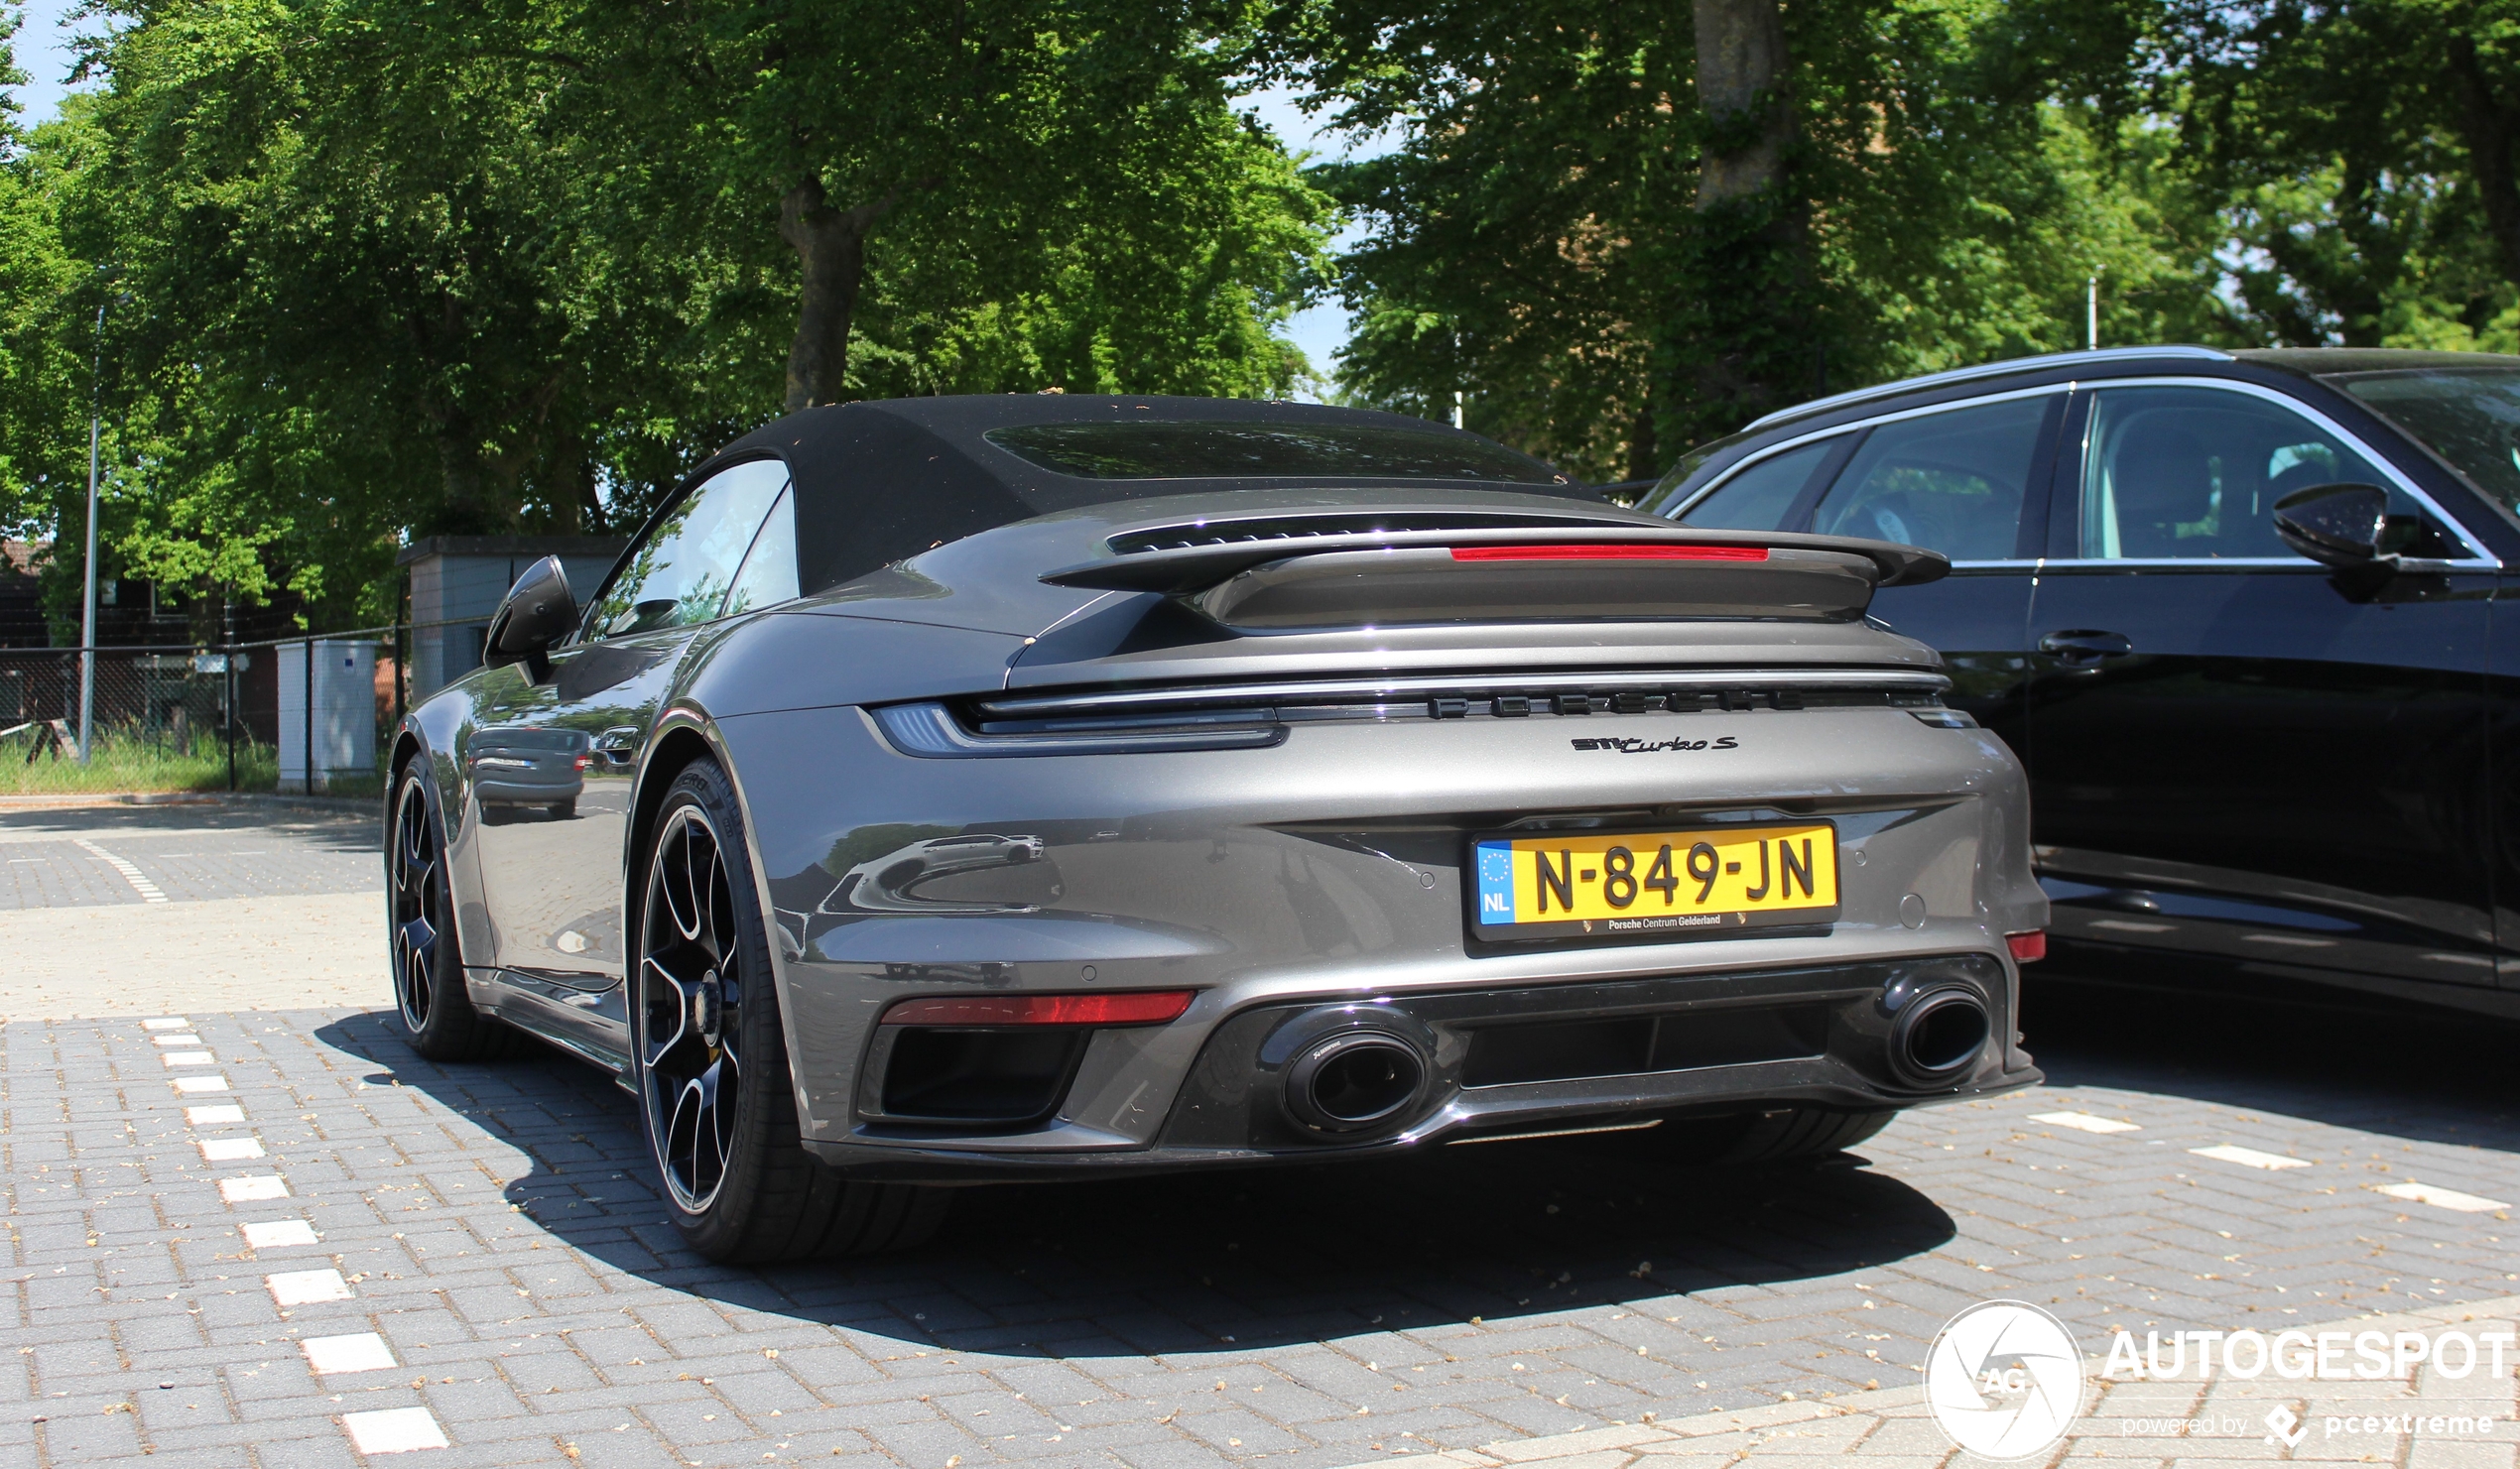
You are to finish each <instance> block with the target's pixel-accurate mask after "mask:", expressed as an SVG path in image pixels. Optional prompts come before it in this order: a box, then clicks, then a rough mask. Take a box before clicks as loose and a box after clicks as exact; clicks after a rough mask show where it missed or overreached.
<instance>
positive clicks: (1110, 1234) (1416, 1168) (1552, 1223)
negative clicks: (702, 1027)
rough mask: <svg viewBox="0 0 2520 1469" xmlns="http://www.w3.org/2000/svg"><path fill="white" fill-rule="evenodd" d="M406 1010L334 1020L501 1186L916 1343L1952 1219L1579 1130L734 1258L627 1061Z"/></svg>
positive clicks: (1304, 1321)
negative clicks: (720, 1258)
mask: <svg viewBox="0 0 2520 1469" xmlns="http://www.w3.org/2000/svg"><path fill="white" fill-rule="evenodd" d="M391 1019H392V1018H391V1017H390V1016H389V1015H387V1014H383V1013H379V1014H374V1015H367V1016H357V1017H352V1018H349V1019H345V1020H342V1021H338V1022H335V1023H333V1024H331V1025H328V1026H325V1027H323V1028H322V1029H321V1030H320V1031H319V1032H318V1035H319V1036H320V1037H321V1039H322V1040H323V1041H326V1042H327V1043H329V1044H331V1045H333V1046H335V1047H337V1048H339V1049H341V1050H343V1051H346V1052H348V1053H350V1054H353V1055H358V1056H361V1057H364V1058H366V1059H369V1060H371V1061H374V1062H376V1063H377V1064H378V1065H379V1066H380V1067H381V1068H383V1069H384V1070H386V1071H390V1072H391V1073H392V1077H393V1079H396V1080H399V1081H400V1082H401V1083H402V1084H404V1085H407V1086H417V1087H420V1088H421V1089H423V1090H424V1091H426V1092H427V1093H428V1094H429V1095H430V1096H431V1097H432V1098H433V1099H435V1100H437V1101H438V1102H440V1103H441V1104H443V1105H444V1106H446V1107H448V1108H450V1109H452V1110H453V1111H455V1112H458V1113H460V1114H462V1115H463V1116H465V1117H467V1118H469V1119H471V1120H472V1121H473V1122H474V1123H475V1124H476V1125H478V1126H480V1127H481V1128H482V1129H484V1130H485V1131H487V1132H489V1133H490V1134H492V1135H493V1136H495V1137H498V1138H500V1139H501V1140H502V1141H504V1142H507V1143H508V1144H510V1145H512V1146H514V1147H516V1148H518V1149H520V1150H521V1151H523V1152H524V1153H525V1154H526V1156H527V1157H528V1158H530V1159H532V1160H533V1167H532V1171H531V1172H529V1173H528V1174H527V1175H526V1176H525V1177H523V1178H520V1179H518V1180H517V1181H515V1182H514V1183H512V1184H510V1185H509V1186H508V1188H507V1190H506V1202H508V1203H511V1204H515V1205H518V1206H520V1207H521V1208H522V1209H523V1210H524V1211H525V1212H526V1214H527V1215H528V1216H530V1217H531V1218H533V1219H534V1220H535V1221H536V1222H537V1223H539V1224H540V1225H542V1226H543V1227H544V1228H546V1229H549V1230H550V1231H551V1232H552V1234H553V1235H554V1236H555V1237H556V1238H557V1239H559V1240H561V1241H562V1242H564V1243H566V1244H567V1245H569V1246H571V1247H573V1248H576V1249H578V1250H582V1251H584V1252H585V1253H587V1254H588V1255H591V1256H593V1257H595V1258H596V1259H599V1260H602V1261H604V1262H605V1263H607V1264H610V1265H613V1266H615V1267H618V1268H619V1269H622V1270H624V1271H628V1272H631V1273H633V1274H636V1275H639V1276H641V1277H644V1278H646V1279H649V1280H651V1281H654V1282H656V1283H658V1284H659V1285H667V1286H671V1287H674V1288H677V1289H683V1290H689V1291H692V1292H693V1293H695V1294H698V1295H701V1296H704V1297H708V1298H711V1299H718V1300H725V1301H728V1302H730V1303H735V1304H740V1305H743V1306H746V1307H749V1308H752V1309H758V1310H768V1311H776V1312H780V1313H784V1314H787V1315H790V1316H794V1317H797V1318H799V1319H803V1320H811V1321H815V1322H819V1323H822V1324H826V1325H839V1326H847V1327H851V1328H855V1329H859V1330H865V1331H870V1332H874V1333H877V1334H880V1335H885V1336H891V1337H894V1338H895V1339H898V1340H901V1341H903V1342H906V1343H909V1344H911V1345H913V1346H917V1347H921V1348H930V1347H942V1348H944V1349H945V1350H948V1351H951V1350H965V1351H989V1352H996V1353H1007V1354H1016V1355H1024V1354H1028V1353H1030V1354H1037V1355H1045V1356H1049V1355H1056V1356H1061V1357H1080V1356H1083V1357H1094V1356H1143V1355H1147V1354H1150V1353H1181V1352H1200V1351H1217V1350H1228V1351H1230V1350H1240V1349H1246V1348H1250V1347H1255V1346H1274V1345H1280V1344H1287V1343H1294V1342H1306V1341H1318V1340H1322V1339H1323V1338H1327V1337H1342V1336H1352V1335H1356V1334H1358V1333H1362V1332H1369V1331H1372V1330H1375V1329H1377V1328H1378V1327H1379V1328H1385V1329H1397V1328H1401V1327H1424V1326H1429V1325H1440V1324H1444V1323H1447V1322H1453V1321H1466V1320H1468V1319H1469V1318H1471V1317H1473V1316H1479V1317H1484V1318H1485V1319H1487V1320H1488V1321H1490V1322H1500V1321H1511V1320H1512V1319H1514V1318H1515V1317H1517V1316H1521V1315H1538V1314H1541V1313H1544V1312H1555V1311H1563V1310H1565V1309H1566V1308H1568V1307H1569V1306H1571V1305H1594V1304H1601V1303H1605V1302H1606V1303H1611V1304H1618V1303H1623V1302H1626V1301H1630V1300H1638V1299H1648V1298H1652V1299H1661V1298H1663V1297H1668V1296H1669V1295H1671V1294H1672V1293H1674V1292H1676V1291H1692V1290H1701V1289H1705V1288H1709V1287H1712V1286H1717V1285H1744V1284H1748V1285H1769V1284H1776V1283H1782V1282H1790V1281H1797V1280H1804V1279H1809V1278H1814V1277H1821V1276H1829V1275H1835V1274H1839V1273H1842V1272H1845V1271H1849V1270H1854V1269H1857V1268H1859V1267H1862V1266H1866V1265H1877V1264H1881V1263H1883V1262H1886V1261H1891V1260H1897V1259H1901V1258H1904V1257H1908V1256H1912V1255H1916V1254H1920V1253H1923V1252H1927V1251H1930V1250H1933V1249H1934V1248H1936V1247H1937V1246H1939V1245H1941V1244H1943V1243H1944V1242H1946V1241H1948V1240H1950V1239H1951V1238H1952V1237H1953V1223H1952V1220H1951V1218H1950V1216H1948V1215H1947V1214H1945V1213H1944V1212H1943V1210H1942V1209H1941V1208H1940V1207H1938V1206H1937V1205H1936V1204H1935V1203H1934V1202H1933V1201H1932V1200H1931V1199H1929V1198H1927V1197H1926V1196H1925V1195H1924V1194H1922V1193H1919V1192H1918V1191H1916V1190H1915V1189H1913V1188H1911V1187H1909V1186H1908V1185H1906V1184H1905V1183H1901V1182H1899V1181H1897V1180H1896V1179H1893V1178H1889V1177H1886V1176H1883V1175H1881V1174H1878V1173H1874V1172H1870V1171H1867V1170H1865V1169H1863V1168H1861V1167H1858V1166H1856V1165H1855V1164H1854V1160H1852V1159H1849V1158H1848V1157H1847V1156H1845V1155H1840V1156H1839V1157H1838V1158H1836V1159H1834V1160H1831V1161H1828V1162H1826V1163H1821V1164H1818V1165H1813V1164H1808V1163H1806V1164H1799V1165H1780V1166H1776V1167H1770V1168H1761V1169H1733V1170H1720V1171H1719V1170H1704V1169H1685V1168H1677V1167H1671V1166H1668V1165H1656V1164H1653V1163H1650V1162H1647V1161H1645V1160H1644V1159H1642V1158H1640V1156H1639V1155H1637V1154H1636V1153H1635V1152H1634V1151H1633V1150H1614V1149H1602V1148H1594V1149H1590V1150H1586V1149H1580V1148H1576V1147H1571V1146H1568V1145H1567V1144H1566V1143H1565V1142H1563V1141H1560V1142H1557V1143H1555V1144H1554V1145H1553V1143H1552V1142H1535V1143H1528V1144H1501V1143H1500V1144H1486V1145H1481V1146H1477V1147H1470V1148H1449V1149H1443V1150H1439V1151H1437V1152H1435V1153H1433V1154H1430V1155H1427V1156H1424V1157H1421V1158H1416V1159H1409V1160H1400V1161H1393V1162H1384V1163H1354V1164H1346V1165H1338V1166H1314V1167H1285V1168H1274V1169H1265V1170H1257V1171H1239V1172H1231V1173H1206V1174H1177V1175H1172V1176H1168V1177H1160V1178H1143V1179H1128V1180H1120V1181H1112V1182H1092V1183H1081V1182H1080V1183H1058V1184H1029V1185H1003V1186H992V1187H983V1188H972V1189H967V1190H963V1191H962V1192H961V1195H960V1197H959V1198H957V1200H956V1202H955V1209H954V1213H953V1215H952V1217H951V1219H950V1220H949V1221H948V1223H947V1224H946V1226H945V1231H944V1233H943V1234H941V1235H940V1236H939V1238H938V1239H937V1241H936V1242H935V1243H934V1244H931V1245H929V1246H927V1247H925V1248H923V1249H920V1250H917V1251H914V1252H910V1253H907V1254H904V1255H899V1256H890V1257H878V1258H875V1259H870V1260H861V1261H843V1262H838V1263H834V1264H827V1265H816V1266H806V1267H783V1268H780V1269H776V1270H765V1271H751V1270H732V1269H726V1268H723V1267H717V1266H712V1265H709V1264H708V1263H706V1262H705V1261H702V1260H701V1259H699V1258H698V1257H697V1256H695V1255H693V1254H691V1253H690V1252H689V1251H686V1250H684V1249H683V1248H682V1247H681V1244H680V1241H679V1238H678V1237H677V1236H676V1235H675V1233H674V1231H673V1229H672V1227H671V1226H670V1225H669V1224H667V1223H666V1222H665V1219H664V1216H663V1213H662V1211H661V1209H660V1208H659V1206H658V1203H657V1199H656V1194H655V1191H654V1184H653V1181H652V1180H653V1177H654V1171H653V1167H652V1165H651V1164H650V1163H648V1161H647V1156H646V1152H645V1147H644V1143H643V1141H642V1139H641V1137H640V1131H639V1126H638V1120H637V1113H636V1109H635V1104H634V1103H633V1102H632V1101H631V1099H630V1097H629V1096H628V1095H627V1094H625V1093H623V1092H622V1091H620V1090H619V1089H618V1088H617V1087H615V1086H614V1085H613V1084H612V1082H611V1081H610V1079H609V1078H608V1077H604V1076H601V1075H599V1074H597V1073H596V1072H594V1071H593V1070H591V1069H589V1068H587V1067H585V1066H583V1065H580V1064H577V1063H574V1062H570V1061H567V1060H565V1059H564V1058H562V1057H560V1056H558V1055H556V1054H555V1055H551V1056H549V1057H548V1058H545V1057H541V1056H536V1057H530V1058H526V1059H522V1060H517V1061H511V1062H506V1063H502V1064H491V1065H479V1066H439V1065H436V1064H433V1063H431V1062H428V1061H425V1060H423V1059H421V1058H420V1057H419V1056H417V1055H415V1054H413V1053H412V1052H411V1050H410V1049H409V1048H408V1047H406V1046H405V1045H404V1043H403V1041H401V1039H400V1038H399V1037H398V1036H397V1035H396V1034H395V1032H394V1031H393V1029H392V1028H391V1027H390V1026H389V1025H388V1024H387V1022H389V1021H390V1020H391ZM375 1079H378V1080H383V1079H385V1078H383V1077H381V1076H380V1077H378V1078H375Z"/></svg>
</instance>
